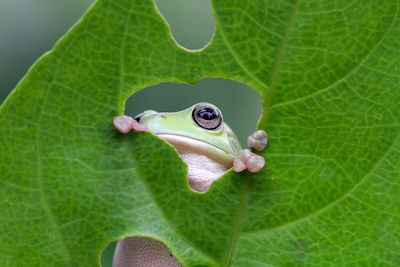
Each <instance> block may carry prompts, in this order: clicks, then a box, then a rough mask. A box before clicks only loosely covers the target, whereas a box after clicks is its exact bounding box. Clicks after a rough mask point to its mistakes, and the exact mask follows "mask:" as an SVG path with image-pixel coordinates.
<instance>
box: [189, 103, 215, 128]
mask: <svg viewBox="0 0 400 267" xmlns="http://www.w3.org/2000/svg"><path fill="white" fill-rule="evenodd" d="M192 118H193V120H194V121H195V122H196V124H197V125H199V126H200V127H202V128H204V129H207V130H215V129H217V128H218V127H220V126H221V123H222V114H221V112H220V111H219V110H218V109H217V108H216V107H214V106H213V105H210V104H200V105H197V106H196V107H195V108H194V109H193V112H192Z"/></svg>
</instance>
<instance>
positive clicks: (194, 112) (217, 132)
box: [135, 103, 241, 168]
mask: <svg viewBox="0 0 400 267" xmlns="http://www.w3.org/2000/svg"><path fill="white" fill-rule="evenodd" d="M135 120H136V121H137V122H139V123H140V124H143V125H145V126H147V128H148V130H149V131H150V132H152V133H153V134H155V135H157V136H159V137H160V138H163V139H164V140H166V141H167V142H168V143H170V144H171V145H173V146H174V147H175V148H176V149H177V150H178V152H179V153H180V154H181V155H182V153H181V152H182V151H191V152H193V153H197V154H200V155H206V156H208V157H210V158H212V159H214V160H216V161H218V162H221V163H222V164H224V165H226V166H229V168H230V167H231V166H232V162H233V160H234V158H235V157H236V156H237V154H238V152H239V151H240V149H241V146H240V143H239V141H238V139H237V137H236V135H235V134H234V133H233V131H232V130H231V128H229V126H228V125H227V124H226V123H225V122H224V121H223V117H222V113H221V111H220V110H219V109H218V108H217V107H216V106H214V105H212V104H209V103H199V104H196V105H193V106H192V107H190V108H187V109H185V110H182V111H179V112H156V111H154V110H147V111H145V112H143V113H141V114H139V115H137V116H136V117H135Z"/></svg>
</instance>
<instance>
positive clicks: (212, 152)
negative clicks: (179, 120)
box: [154, 133, 235, 168]
mask: <svg viewBox="0 0 400 267" xmlns="http://www.w3.org/2000/svg"><path fill="white" fill-rule="evenodd" d="M154 134H155V135H157V136H158V137H160V138H162V139H164V140H165V141H167V142H168V143H170V144H171V145H172V146H174V147H175V148H176V150H177V151H178V153H179V154H180V155H182V154H188V153H192V154H199V155H204V156H206V157H209V158H212V159H213V160H215V161H217V162H220V163H222V164H224V165H227V166H230V167H231V166H232V164H233V160H234V159H235V156H234V155H232V154H230V153H228V152H226V151H225V150H223V149H221V148H219V147H217V146H215V145H212V144H210V143H207V142H205V141H202V140H199V139H195V138H191V137H188V136H184V135H178V134H170V133H154ZM230 167H229V168H230Z"/></svg>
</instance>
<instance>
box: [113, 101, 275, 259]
mask: <svg viewBox="0 0 400 267" xmlns="http://www.w3.org/2000/svg"><path fill="white" fill-rule="evenodd" d="M113 122H114V125H115V127H116V128H117V129H118V130H119V131H120V132H122V133H128V132H130V131H131V130H135V131H149V132H151V133H153V134H155V135H156V136H158V137H160V138H162V139H164V140H165V141H167V142H168V143H169V144H171V145H172V146H173V147H175V149H176V151H177V152H178V154H179V155H180V156H181V158H182V159H183V161H184V162H185V163H186V164H187V166H188V174H187V175H188V183H189V185H190V187H191V189H192V190H194V191H198V192H205V191H207V190H208V188H209V187H210V186H211V184H212V183H213V181H215V180H216V179H218V178H219V177H221V176H222V175H223V174H224V173H225V172H226V171H228V170H229V169H231V168H232V167H233V170H234V171H235V172H241V171H243V170H245V169H248V170H249V171H250V172H258V171H259V170H261V169H262V168H263V167H264V165H265V160H264V158H263V157H261V156H259V155H256V154H254V153H252V152H251V151H250V150H249V149H243V150H242V148H241V146H240V143H239V141H238V139H237V137H236V135H235V134H234V133H233V131H232V130H231V128H230V127H229V126H228V125H227V124H226V123H225V122H224V121H223V118H222V113H221V112H220V111H219V109H218V108H217V107H216V106H214V105H212V104H209V103H199V104H196V105H194V106H192V107H190V108H187V109H185V110H182V111H179V112H172V113H159V112H156V111H153V110H147V111H145V112H143V113H141V114H139V115H137V116H136V117H135V118H131V117H129V116H126V115H122V116H117V117H115V118H114V121H113ZM267 142H268V135H267V133H266V132H265V131H263V130H259V131H256V132H254V133H253V134H252V135H251V136H249V138H248V145H249V148H254V149H255V150H258V151H261V150H263V149H264V148H265V146H266V145H267ZM113 265H114V266H181V265H180V263H179V262H178V261H177V260H176V259H175V257H173V255H172V254H171V252H170V251H169V249H168V248H167V246H165V245H164V244H163V243H161V242H159V241H157V240H154V239H150V238H144V237H128V238H125V239H123V240H121V241H119V242H118V245H117V248H116V252H115V255H114V263H113Z"/></svg>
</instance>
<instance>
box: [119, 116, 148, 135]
mask: <svg viewBox="0 0 400 267" xmlns="http://www.w3.org/2000/svg"><path fill="white" fill-rule="evenodd" d="M113 122H114V126H115V128H117V129H118V131H120V132H121V133H125V134H126V133H129V132H130V131H131V130H135V131H139V132H143V131H147V130H148V129H147V127H146V126H145V125H143V124H140V123H139V122H137V121H136V120H135V119H133V118H132V117H129V116H126V115H122V116H116V117H114V119H113Z"/></svg>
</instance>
